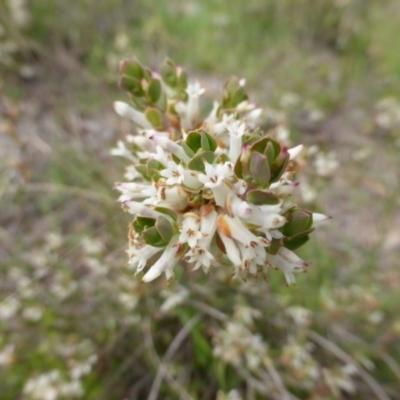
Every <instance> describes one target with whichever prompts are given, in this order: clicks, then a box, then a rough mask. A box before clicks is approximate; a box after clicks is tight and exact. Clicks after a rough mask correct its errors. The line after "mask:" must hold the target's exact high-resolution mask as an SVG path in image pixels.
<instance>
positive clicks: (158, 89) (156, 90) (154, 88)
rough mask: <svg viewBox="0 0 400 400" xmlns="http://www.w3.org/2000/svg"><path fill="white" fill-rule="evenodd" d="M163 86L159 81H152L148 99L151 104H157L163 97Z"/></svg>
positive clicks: (148, 90)
mask: <svg viewBox="0 0 400 400" xmlns="http://www.w3.org/2000/svg"><path fill="white" fill-rule="evenodd" d="M161 93H162V86H161V82H160V80H159V79H152V80H151V81H150V83H149V87H148V88H147V97H148V98H149V100H150V102H151V103H153V104H156V103H157V102H158V100H159V99H160V97H161Z"/></svg>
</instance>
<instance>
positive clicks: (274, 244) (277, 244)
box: [266, 239, 283, 255]
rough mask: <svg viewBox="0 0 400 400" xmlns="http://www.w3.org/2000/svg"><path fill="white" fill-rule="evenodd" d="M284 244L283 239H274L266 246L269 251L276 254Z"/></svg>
mask: <svg viewBox="0 0 400 400" xmlns="http://www.w3.org/2000/svg"><path fill="white" fill-rule="evenodd" d="M282 246H283V240H282V239H272V241H271V244H270V245H269V247H266V250H267V253H269V254H272V255H275V254H277V253H278V251H279V249H280V248H281V247H282Z"/></svg>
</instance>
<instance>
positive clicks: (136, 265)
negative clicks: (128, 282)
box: [128, 245, 161, 273]
mask: <svg viewBox="0 0 400 400" xmlns="http://www.w3.org/2000/svg"><path fill="white" fill-rule="evenodd" d="M160 251H161V249H160V248H159V247H154V246H149V245H146V246H144V247H142V248H141V249H139V250H136V251H135V250H129V251H128V254H129V262H128V269H132V270H135V271H136V272H137V273H139V272H141V271H142V270H143V268H144V267H145V266H146V264H147V262H148V260H149V259H150V258H151V257H153V256H154V255H155V254H157V253H159V252H160Z"/></svg>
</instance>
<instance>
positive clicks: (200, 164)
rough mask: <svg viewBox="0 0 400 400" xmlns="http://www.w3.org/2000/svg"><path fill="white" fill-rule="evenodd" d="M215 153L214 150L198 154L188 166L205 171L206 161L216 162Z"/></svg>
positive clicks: (194, 169) (193, 169)
mask: <svg viewBox="0 0 400 400" xmlns="http://www.w3.org/2000/svg"><path fill="white" fill-rule="evenodd" d="M214 158H215V154H214V153H213V152H212V151H205V152H203V153H199V154H196V155H195V156H194V157H193V158H192V159H191V160H190V161H189V164H188V168H189V169H191V170H192V171H200V172H205V165H204V161H207V162H208V163H209V164H212V163H213V162H214Z"/></svg>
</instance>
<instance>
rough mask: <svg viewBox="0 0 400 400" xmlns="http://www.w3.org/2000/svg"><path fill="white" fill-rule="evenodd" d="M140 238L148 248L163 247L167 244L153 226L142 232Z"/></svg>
mask: <svg viewBox="0 0 400 400" xmlns="http://www.w3.org/2000/svg"><path fill="white" fill-rule="evenodd" d="M142 237H143V240H144V241H145V242H146V244H149V245H150V246H155V247H165V246H166V245H167V244H168V242H166V241H165V240H164V239H163V238H162V237H161V235H160V233H159V232H158V230H157V228H156V227H155V226H153V227H152V228H148V229H146V230H144V231H143V232H142Z"/></svg>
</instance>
